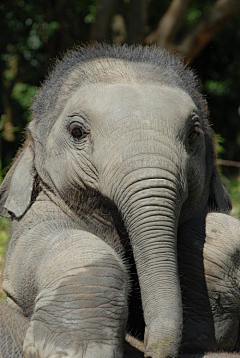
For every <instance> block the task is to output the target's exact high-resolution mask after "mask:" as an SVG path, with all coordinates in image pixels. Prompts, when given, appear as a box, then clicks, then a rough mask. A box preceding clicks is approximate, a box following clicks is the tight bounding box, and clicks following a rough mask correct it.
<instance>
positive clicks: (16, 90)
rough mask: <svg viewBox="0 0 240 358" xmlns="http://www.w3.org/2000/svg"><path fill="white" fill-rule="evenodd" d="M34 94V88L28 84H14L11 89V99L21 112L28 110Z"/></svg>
mask: <svg viewBox="0 0 240 358" xmlns="http://www.w3.org/2000/svg"><path fill="white" fill-rule="evenodd" d="M35 93H36V87H34V86H31V85H29V84H28V83H19V82H17V83H15V85H14V87H13V89H12V94H11V96H12V98H13V99H15V100H16V101H17V102H18V103H19V104H20V106H21V107H22V109H23V110H27V109H29V105H30V102H31V99H32V98H33V97H34V95H35Z"/></svg>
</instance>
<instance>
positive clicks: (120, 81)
mask: <svg viewBox="0 0 240 358" xmlns="http://www.w3.org/2000/svg"><path fill="white" fill-rule="evenodd" d="M207 116H208V112H207V106H206V102H205V100H204V98H203V96H202V95H201V93H200V91H199V88H198V84H197V82H196V80H195V77H194V75H193V73H192V72H191V71H190V70H189V69H186V68H184V66H183V65H182V64H181V63H180V61H179V59H178V58H176V57H175V56H172V55H169V54H167V53H166V52H165V51H160V50H157V49H155V48H142V47H132V48H128V47H126V46H123V47H121V46H113V47H111V46H107V45H103V46H101V45H95V46H94V47H92V48H91V47H89V48H87V47H86V48H83V49H78V50H75V51H73V52H70V53H69V54H67V56H66V57H65V58H64V59H63V60H62V61H60V62H58V64H57V66H56V67H55V69H54V70H53V72H52V74H51V75H50V76H49V78H48V79H47V80H46V82H45V84H43V86H42V88H41V89H40V91H39V93H38V95H37V97H36V98H35V100H34V102H33V106H32V121H31V122H30V124H29V126H28V128H27V136H26V141H25V144H24V146H23V148H22V150H21V151H20V152H19V154H18V156H17V157H16V159H15V161H14V163H13V165H12V167H11V169H10V171H9V172H8V174H7V176H6V177H5V180H4V182H3V184H2V186H1V189H0V214H1V215H3V216H9V217H11V218H12V223H11V239H10V243H9V245H8V250H7V254H6V260H5V268H4V274H3V288H4V290H5V292H6V293H7V301H8V304H9V305H10V307H11V308H12V309H14V310H15V311H17V312H19V314H22V315H24V316H26V317H28V318H29V319H30V323H29V325H28V329H27V332H26V336H25V339H24V344H23V351H24V354H25V355H26V356H27V357H28V358H33V357H36V358H51V357H52V358H53V357H54V358H57V357H59V358H60V357H72V358H73V357H75V358H80V357H86V358H97V357H106V358H113V357H115V358H121V357H122V356H123V344H124V336H125V331H126V326H127V322H128V317H129V322H130V323H131V322H133V321H134V318H135V317H136V316H138V313H137V312H138V311H137V310H138V308H137V306H139V305H141V309H142V312H143V319H144V322H143V324H142V327H143V329H144V326H146V329H145V336H144V342H145V346H146V348H145V356H146V357H152V358H159V357H160V358H167V357H177V356H178V354H179V350H180V346H181V341H182V337H183V339H184V331H183V322H184V307H183V304H184V299H182V296H181V286H180V285H181V279H180V278H179V272H178V259H177V252H178V250H177V232H178V229H179V228H180V227H181V226H182V225H184V223H185V222H187V221H189V220H192V219H194V218H197V220H201V218H202V217H203V218H205V217H206V215H207V213H208V212H209V211H212V210H218V211H222V212H226V213H228V212H229V211H230V208H231V203H230V199H229V197H228V194H227V193H226V191H225V189H224V187H223V185H222V183H221V180H220V178H219V175H218V173H217V171H216V169H215V166H214V161H215V154H214V143H213V139H212V132H211V129H210V126H209V123H208V118H207ZM131 287H133V289H131ZM134 287H135V288H136V289H135V291H134ZM138 287H139V289H138ZM139 290H140V294H141V300H140V298H139V297H138V295H137V294H135V293H136V291H138V292H139ZM128 297H130V303H129V305H128ZM139 302H140V304H139ZM190 309H192V308H190ZM135 310H136V312H135ZM140 311H141V310H140ZM133 324H134V322H133ZM189 344H190V343H189V342H187V344H186V345H189ZM224 347H225V346H224ZM231 348H232V346H231Z"/></svg>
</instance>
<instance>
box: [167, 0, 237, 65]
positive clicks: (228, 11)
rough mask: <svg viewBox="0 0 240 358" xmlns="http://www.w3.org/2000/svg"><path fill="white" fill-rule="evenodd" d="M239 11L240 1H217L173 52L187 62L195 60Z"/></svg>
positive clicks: (174, 47)
mask: <svg viewBox="0 0 240 358" xmlns="http://www.w3.org/2000/svg"><path fill="white" fill-rule="evenodd" d="M239 10H240V0H217V1H216V2H215V4H214V5H213V6H212V8H211V9H210V11H208V13H207V14H204V15H203V17H202V18H201V19H200V21H199V23H198V24H197V25H196V26H195V27H194V28H193V30H192V31H191V32H190V33H188V35H187V36H186V37H185V39H184V40H183V41H182V43H181V44H180V45H179V46H173V48H172V50H174V51H178V52H180V53H181V55H183V56H185V60H186V62H189V61H191V60H193V59H194V58H195V57H196V56H197V55H198V53H199V52H200V51H201V50H202V49H203V48H204V47H205V46H206V44H207V43H208V42H209V41H210V40H211V39H212V38H213V36H214V35H215V34H216V32H218V31H219V30H220V29H221V28H222V27H223V25H224V24H225V23H226V22H227V21H229V20H230V19H231V18H232V17H233V16H234V15H235V14H237V12H238V11H239Z"/></svg>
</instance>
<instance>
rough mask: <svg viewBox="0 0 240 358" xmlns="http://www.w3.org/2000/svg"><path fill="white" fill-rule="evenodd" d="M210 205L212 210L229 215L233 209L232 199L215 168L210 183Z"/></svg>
mask: <svg viewBox="0 0 240 358" xmlns="http://www.w3.org/2000/svg"><path fill="white" fill-rule="evenodd" d="M208 205H209V208H210V210H217V211H220V212H223V213H229V212H230V211H231V209H232V202H231V199H230V197H229V195H228V192H227V190H226V189H225V187H224V186H223V183H222V181H221V179H220V176H219V174H218V172H217V170H216V169H215V168H214V170H213V173H212V178H211V183H210V192H209V199H208Z"/></svg>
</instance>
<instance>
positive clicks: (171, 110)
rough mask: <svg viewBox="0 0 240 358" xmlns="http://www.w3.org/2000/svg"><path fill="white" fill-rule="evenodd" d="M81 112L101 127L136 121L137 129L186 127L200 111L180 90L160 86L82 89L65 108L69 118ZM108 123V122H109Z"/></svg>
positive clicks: (127, 85)
mask: <svg viewBox="0 0 240 358" xmlns="http://www.w3.org/2000/svg"><path fill="white" fill-rule="evenodd" d="M76 109H81V110H82V111H83V112H84V113H86V115H87V117H89V119H90V120H92V121H97V122H98V123H101V125H103V126H105V125H109V122H111V123H116V124H117V123H119V122H122V121H123V122H124V121H126V122H129V121H131V122H132V121H134V122H135V124H136V125H137V124H138V123H140V124H141V125H142V126H144V125H145V124H146V126H148V125H154V123H155V124H156V123H159V122H160V123H161V122H162V121H163V122H164V123H165V124H166V123H168V122H174V123H175V122H176V124H177V123H179V124H182V123H185V121H186V119H187V118H189V116H190V115H191V114H192V113H196V112H197V108H196V106H195V104H194V102H193V101H192V99H191V97H190V96H189V95H188V94H187V93H185V92H184V91H183V90H181V89H179V88H171V87H167V86H163V85H157V84H145V85H143V84H122V83H119V84H103V83H101V84H91V85H88V86H85V87H83V88H80V89H79V90H78V91H77V92H76V93H75V94H74V95H73V96H72V97H71V98H70V99H69V100H68V103H67V105H66V107H65V111H64V112H66V114H67V113H71V112H74V111H75V110H76ZM106 119H107V121H106Z"/></svg>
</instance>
